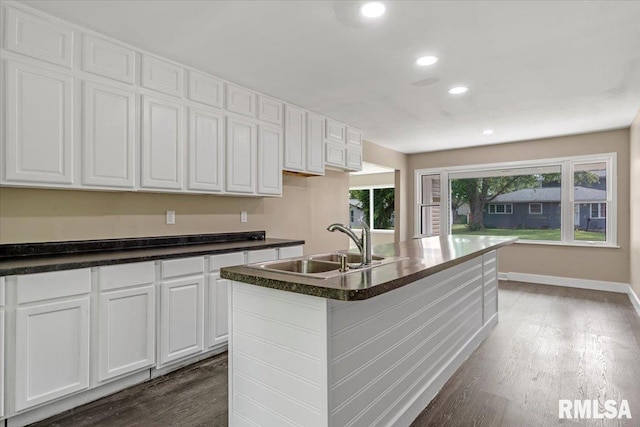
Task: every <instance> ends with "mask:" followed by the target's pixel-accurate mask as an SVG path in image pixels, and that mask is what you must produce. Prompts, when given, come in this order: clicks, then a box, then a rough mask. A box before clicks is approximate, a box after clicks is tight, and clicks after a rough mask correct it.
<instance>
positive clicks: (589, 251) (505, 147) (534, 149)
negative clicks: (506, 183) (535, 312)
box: [408, 129, 630, 283]
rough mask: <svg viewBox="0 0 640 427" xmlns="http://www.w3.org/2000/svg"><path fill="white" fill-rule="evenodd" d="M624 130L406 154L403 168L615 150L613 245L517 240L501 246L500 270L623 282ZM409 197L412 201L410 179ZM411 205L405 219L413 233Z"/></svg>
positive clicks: (626, 136)
mask: <svg viewBox="0 0 640 427" xmlns="http://www.w3.org/2000/svg"><path fill="white" fill-rule="evenodd" d="M629 137H630V136H629V129H621V130H614V131H607V132H595V133H589V134H583V135H572V136H566V137H558V138H548V139H540V140H534V141H524V142H517V143H509V144H500V145H492V146H485V147H474V148H466V149H459V150H447V151H438V152H432V153H421V154H412V155H410V156H409V171H410V174H411V176H413V174H414V171H415V169H422V168H436V167H445V166H458V165H471V164H483V163H496V162H507V161H517V160H533V159H544V158H552V157H563V156H576V155H581V154H596V153H608V152H616V153H618V244H619V246H620V248H619V249H613V248H584V247H568V246H551V245H533V244H517V245H512V246H509V247H508V248H505V249H503V250H501V253H500V265H499V269H500V271H502V272H518V273H529V274H542V275H550V276H561V277H573V278H581V279H591V280H602V281H611V282H621V283H629V270H630V269H629V260H630V250H629V160H628V159H629ZM411 183H412V185H411V194H410V197H411V199H410V200H413V197H414V195H413V194H414V193H413V190H414V189H413V187H414V185H413V179H412V180H411ZM414 209H415V207H414V206H413V203H411V204H410V209H408V210H409V215H410V218H409V221H410V224H411V228H412V232H413V224H414V223H413V221H414V215H413V214H414Z"/></svg>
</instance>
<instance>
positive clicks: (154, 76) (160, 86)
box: [142, 55, 184, 96]
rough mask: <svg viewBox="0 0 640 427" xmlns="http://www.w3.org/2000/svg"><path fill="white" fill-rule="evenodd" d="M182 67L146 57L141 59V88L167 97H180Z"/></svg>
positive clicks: (182, 75) (182, 77)
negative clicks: (155, 91) (164, 94)
mask: <svg viewBox="0 0 640 427" xmlns="http://www.w3.org/2000/svg"><path fill="white" fill-rule="evenodd" d="M183 73H184V72H183V69H182V67H180V66H178V65H174V64H172V63H170V62H167V61H163V60H161V59H157V58H154V57H151V56H148V55H143V57H142V87H146V88H147V89H153V90H157V91H158V92H162V93H166V94H167V95H173V96H182V85H183V80H184V74H183Z"/></svg>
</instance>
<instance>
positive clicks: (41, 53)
mask: <svg viewBox="0 0 640 427" xmlns="http://www.w3.org/2000/svg"><path fill="white" fill-rule="evenodd" d="M5 10H6V14H7V16H6V23H7V32H6V33H5V34H6V42H5V43H6V47H7V49H9V50H12V51H14V52H18V53H21V54H23V55H28V56H31V57H33V58H37V59H41V60H43V61H47V62H51V63H52V64H56V65H62V66H63V67H68V68H71V65H72V63H73V31H72V30H71V29H70V28H66V27H63V26H61V25H58V24H54V23H52V22H47V21H45V20H43V19H41V18H38V17H36V16H33V15H31V14H28V13H26V12H23V11H21V10H16V9H13V8H10V7H7V8H6V9H5Z"/></svg>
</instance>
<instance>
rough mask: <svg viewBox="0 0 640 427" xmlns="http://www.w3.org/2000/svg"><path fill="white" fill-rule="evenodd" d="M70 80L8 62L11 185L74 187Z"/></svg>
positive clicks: (9, 170)
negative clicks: (13, 182)
mask: <svg viewBox="0 0 640 427" xmlns="http://www.w3.org/2000/svg"><path fill="white" fill-rule="evenodd" d="M72 82H73V79H72V78H71V76H67V75H64V74H59V73H54V72H51V71H48V70H44V69H41V68H37V67H33V66H30V65H26V64H22V63H17V62H12V61H8V62H7V88H6V91H7V99H6V115H7V116H6V117H7V122H6V126H7V129H6V132H7V134H6V135H7V139H6V156H5V162H6V163H5V170H6V179H7V181H16V182H37V183H57V184H71V183H72V182H73V166H72V165H73V146H72V144H73V139H72V138H73V136H72V126H73V122H72V120H73V119H72V114H73V113H72V90H73V88H72Z"/></svg>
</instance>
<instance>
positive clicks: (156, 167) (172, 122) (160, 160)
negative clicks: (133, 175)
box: [141, 96, 183, 189]
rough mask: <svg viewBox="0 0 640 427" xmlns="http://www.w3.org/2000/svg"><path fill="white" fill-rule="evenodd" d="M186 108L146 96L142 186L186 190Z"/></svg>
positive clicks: (143, 122) (144, 97)
mask: <svg viewBox="0 0 640 427" xmlns="http://www.w3.org/2000/svg"><path fill="white" fill-rule="evenodd" d="M182 114H183V113H182V105H180V104H178V103H174V102H170V101H165V100H163V99H157V98H151V97H148V96H143V97H142V182H141V185H142V187H146V188H160V189H181V188H182V139H183V134H182V119H183V117H182Z"/></svg>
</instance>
